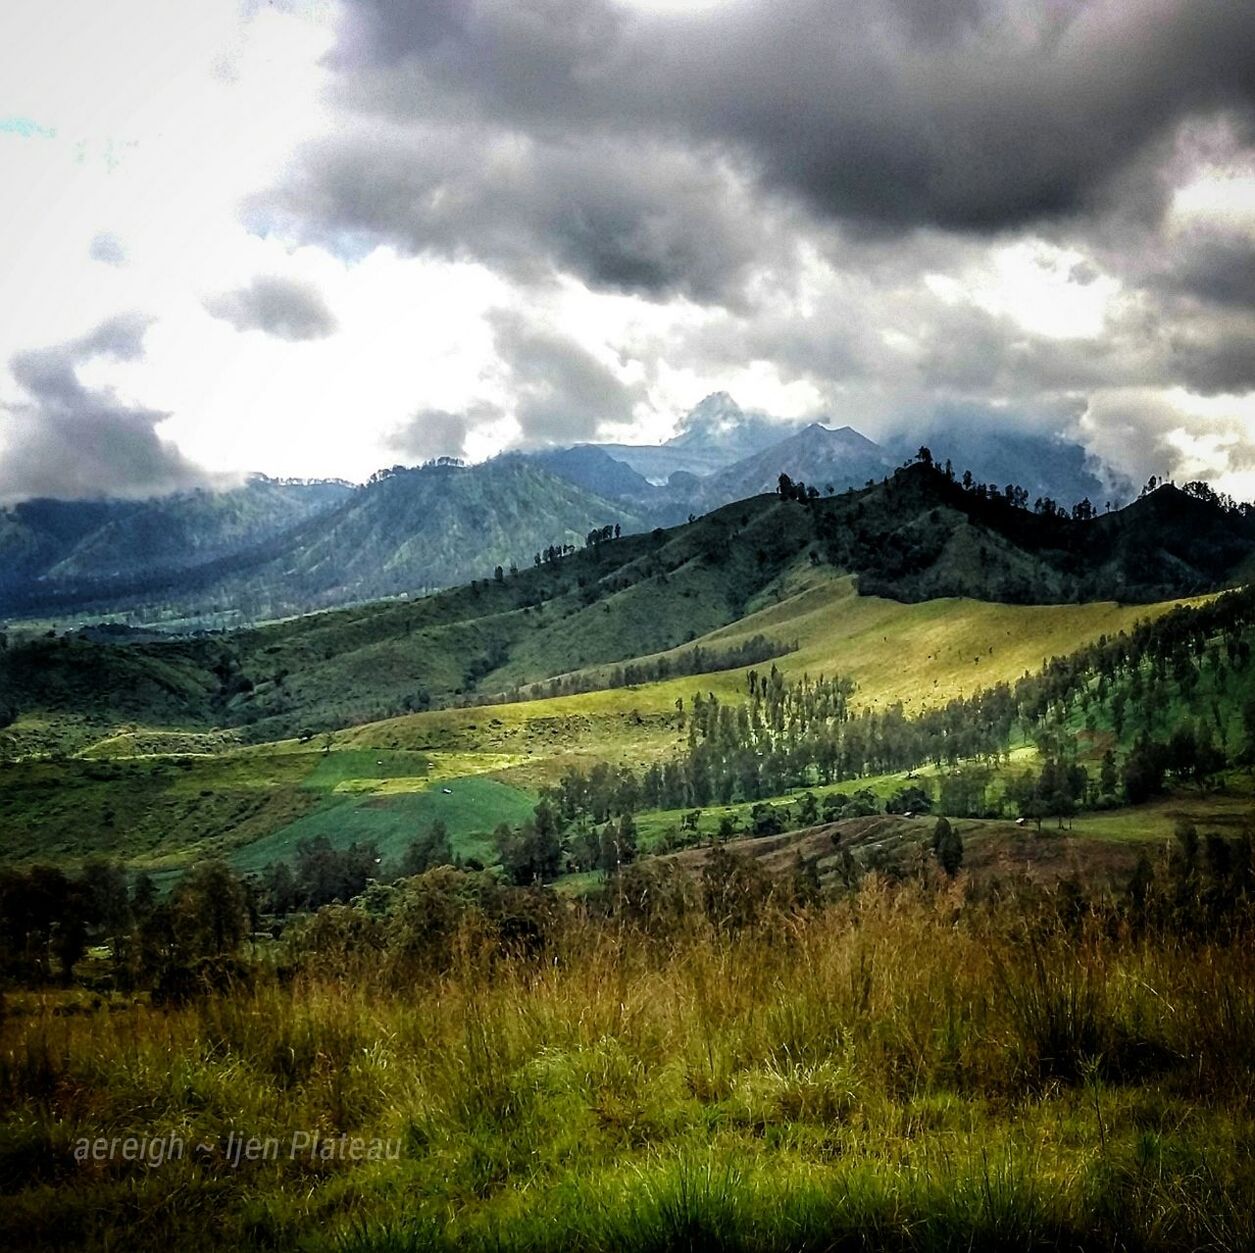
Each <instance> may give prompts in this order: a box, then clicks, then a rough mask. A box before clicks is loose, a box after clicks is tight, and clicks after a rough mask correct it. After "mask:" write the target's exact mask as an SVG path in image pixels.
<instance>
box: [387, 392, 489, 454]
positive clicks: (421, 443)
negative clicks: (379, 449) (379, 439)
mask: <svg viewBox="0 0 1255 1253" xmlns="http://www.w3.org/2000/svg"><path fill="white" fill-rule="evenodd" d="M500 417H501V413H500V411H499V410H497V409H495V408H493V407H492V406H490V405H475V406H472V407H471V408H470V409H469V410H468V411H467V412H466V413H450V412H449V411H448V410H446V409H420V410H419V411H418V412H417V413H415V414H414V415H413V416H412V417H410V418H409V419H408V420H407V421H406V422H404V423H403V424H402V425H401V426H400V427H398V428H397V429H396V430H395V431H393V432H392V434H391V435H390V436H389V437H388V441H387V442H388V446H389V447H390V448H394V449H396V450H397V451H398V452H400V453H404V454H405V455H406V456H409V457H414V458H421V459H426V458H429V457H460V456H462V454H463V453H464V452H465V450H466V439H467V436H468V435H469V434H470V433H471V431H472V430H473V429H474V428H475V427H476V426H478V425H479V424H480V423H482V422H493V421H496V420H498V419H499V418H500Z"/></svg>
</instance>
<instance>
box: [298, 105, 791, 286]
mask: <svg viewBox="0 0 1255 1253" xmlns="http://www.w3.org/2000/svg"><path fill="white" fill-rule="evenodd" d="M279 203H280V205H281V207H282V208H283V209H286V210H287V211H288V212H289V213H291V214H292V215H294V216H295V217H297V218H298V219H300V222H301V224H302V225H304V224H307V223H309V222H311V221H312V223H313V228H312V231H311V232H310V233H312V234H315V235H322V236H324V237H326V236H331V237H333V238H334V236H335V234H336V233H337V232H345V233H347V234H350V235H353V234H361V233H365V234H366V235H368V236H371V237H374V238H376V239H380V240H384V241H388V242H397V243H400V244H401V245H402V246H403V247H405V248H406V250H407V251H412V252H416V253H417V252H430V253H435V254H437V255H441V256H445V257H449V258H454V259H460V258H467V257H469V258H473V259H476V260H482V261H487V262H489V263H491V264H493V265H494V266H496V267H498V268H500V269H502V270H504V271H506V272H508V273H510V274H512V275H513V276H514V277H516V278H518V279H520V280H523V281H535V280H537V279H540V278H543V277H544V276H546V275H547V274H549V273H551V272H552V271H554V270H560V271H566V272H571V273H575V274H579V275H581V276H582V277H584V278H586V279H587V280H588V281H589V282H591V283H592V284H593V285H595V286H599V287H603V288H609V289H614V290H619V291H632V292H643V293H646V294H649V295H651V296H655V297H666V296H669V295H674V294H681V295H686V296H690V297H693V298H694V299H698V300H703V301H717V300H721V299H729V298H731V297H732V294H733V293H734V292H735V289H736V287H737V285H738V284H739V282H740V281H741V280H742V278H743V277H744V275H745V273H746V271H747V270H748V268H749V267H750V266H751V265H752V264H753V263H755V262H761V260H763V259H764V257H765V256H767V255H770V252H771V251H772V250H773V249H774V250H778V251H782V250H784V249H785V248H787V246H788V245H787V244H786V243H784V242H783V241H782V240H781V238H780V232H779V231H778V230H776V229H774V220H771V219H768V218H767V217H766V215H764V214H763V213H762V212H761V210H756V209H755V208H754V207H753V206H751V204H750V203H749V201H748V198H747V195H746V192H745V189H744V188H743V187H742V186H741V185H740V184H739V183H738V182H737V180H736V179H735V177H734V176H733V174H732V172H731V171H730V170H728V169H727V168H726V165H725V163H723V162H721V161H719V160H718V159H715V158H713V157H711V158H709V159H702V157H701V155H700V154H695V153H689V152H684V151H680V150H676V149H673V148H668V147H665V146H660V145H658V144H656V143H650V142H638V143H634V144H629V143H628V142H626V141H625V140H623V139H622V138H618V137H613V136H601V137H596V138H587V139H584V140H581V141H580V142H578V143H571V144H568V143H559V144H553V143H547V142H544V141H539V140H534V139H531V138H528V137H525V136H520V135H515V134H507V133H504V132H501V131H497V130H493V129H491V128H485V127H484V126H482V125H477V124H467V123H450V124H449V125H447V126H436V125H416V126H412V127H399V126H390V127H386V128H382V129H381V128H380V127H377V126H376V127H371V128H369V129H363V130H358V131H353V132H351V133H338V134H337V135H335V136H333V137H332V138H330V139H328V140H325V141H324V142H323V143H322V144H320V145H318V146H317V147H315V148H312V149H310V150H309V151H308V152H307V154H306V160H305V163H304V166H303V169H302V171H301V172H300V173H299V174H298V175H297V177H296V178H295V179H294V180H293V182H292V183H291V184H289V186H288V187H287V188H285V189H284V191H283V192H282V194H281V196H280V198H279ZM298 229H300V227H298Z"/></svg>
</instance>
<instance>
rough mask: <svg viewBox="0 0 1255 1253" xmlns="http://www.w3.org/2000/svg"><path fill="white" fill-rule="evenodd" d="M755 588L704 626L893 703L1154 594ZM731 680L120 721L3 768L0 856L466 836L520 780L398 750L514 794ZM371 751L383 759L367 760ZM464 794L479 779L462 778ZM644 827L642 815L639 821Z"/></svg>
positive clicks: (843, 584) (1038, 651)
mask: <svg viewBox="0 0 1255 1253" xmlns="http://www.w3.org/2000/svg"><path fill="white" fill-rule="evenodd" d="M777 591H778V592H779V595H780V600H779V601H778V602H777V601H775V599H774V597H775V595H776V592H777ZM762 599H765V600H767V601H770V602H771V603H768V604H765V605H761V607H756V606H755V605H750V606H748V608H750V609H751V610H752V612H751V613H750V614H749V616H748V617H746V618H744V619H742V620H741V621H740V622H738V623H736V624H735V625H734V626H731V627H727V628H723V629H719V630H716V631H715V632H713V633H711V634H710V635H709V636H706V637H703V639H704V640H707V639H708V640H710V641H711V642H725V643H726V642H735V641H736V640H737V639H738V638H740V637H743V636H748V635H752V634H755V633H757V632H763V633H766V634H770V635H774V636H776V637H777V638H779V639H780V640H781V641H784V642H791V641H792V640H794V639H796V640H797V641H798V642H799V643H800V645H801V647H800V648H799V650H798V651H797V652H795V653H789V654H786V655H784V656H782V657H781V658H780V660H779V663H778V664H779V665H780V667H781V669H782V670H784V671H785V672H786V673H789V674H800V673H802V672H804V671H809V672H810V673H818V672H820V671H825V672H827V673H832V672H833V671H840V672H842V673H846V674H850V675H852V676H853V677H854V678H855V679H856V681H857V682H858V684H859V692H858V696H857V699H858V700H860V701H865V702H868V703H873V704H875V703H884V702H891V701H894V700H902V701H904V702H908V703H909V705H910V706H911V707H918V706H919V705H920V704H923V703H929V702H931V701H940V700H947V699H949V698H950V697H952V696H955V695H958V694H961V693H965V692H971V691H974V690H976V689H977V688H979V687H982V686H985V685H987V684H990V683H993V682H997V681H999V680H1003V679H1007V680H1009V679H1014V678H1016V677H1018V676H1019V675H1020V674H1021V673H1023V671H1024V670H1026V669H1030V668H1034V667H1036V666H1038V665H1040V663H1041V661H1042V659H1043V658H1044V657H1046V656H1049V655H1052V654H1055V653H1062V652H1066V651H1068V650H1070V649H1071V648H1075V647H1077V646H1079V645H1080V644H1082V643H1084V642H1086V641H1088V640H1091V639H1094V638H1097V636H1098V635H1100V634H1102V633H1103V632H1107V633H1110V632H1112V631H1115V630H1119V629H1121V628H1126V627H1128V626H1130V625H1132V623H1134V622H1135V621H1137V620H1138V619H1139V618H1142V617H1144V616H1148V615H1152V614H1158V613H1161V612H1164V611H1165V609H1166V608H1167V606H1129V607H1118V606H1115V605H1110V604H1099V605H1080V606H1075V605H1061V606H1048V607H1025V606H1014V605H993V604H983V603H980V602H971V601H958V600H949V601H935V602H926V603H923V604H916V605H903V604H898V603H897V602H893V601H886V600H881V599H878V598H867V597H858V596H856V595H854V593H853V589H852V586H851V581H850V580H848V579H844V578H838V577H834V576H832V575H831V574H829V573H827V572H825V571H822V570H819V569H811V568H798V569H795V570H791V571H786V572H785V573H784V574H783V575H782V576H781V577H780V579H779V580H778V581H777V582H776V584H775V585H774V586H773V587H771V588H769V589H768V590H767V591H766V592H765V593H764V596H763V598H762ZM345 616H346V618H347V619H348V621H347V622H346V623H341V624H339V629H340V630H341V631H351V630H354V629H362V628H361V622H360V617H359V616H358V615H354V614H352V613H351V612H350V613H348V614H346V615H345ZM375 625H376V626H377V624H375ZM323 629H327V626H326V624H323ZM989 641H994V643H993V651H992V652H990V651H988V650H989V647H990V645H989ZM744 686H745V677H744V671H743V670H734V671H726V672H722V673H719V674H711V675H701V676H689V677H685V678H680V679H674V680H669V681H667V682H663V683H653V684H646V685H642V686H640V687H636V688H623V689H617V690H613V691H603V692H590V693H585V694H580V695H572V696H565V697H556V698H552V699H546V700H538V701H529V702H522V703H514V704H503V705H495V706H491V707H485V708H472V709H451V710H442V711H437V712H432V713H427V714H416V715H410V716H407V717H402V718H393V719H388V720H385V721H381V722H377V723H371V724H368V725H365V726H361V727H356V728H352V729H350V730H347V731H343V732H340V733H339V734H337V735H336V737H335V745H336V747H335V751H334V752H333V753H332V754H331V756H330V757H329V758H325V759H324V758H322V757H321V755H320V749H319V748H318V746H317V745H316V744H310V745H305V746H302V745H298V744H296V743H295V742H292V741H288V742H284V743H282V744H273V745H264V746H258V747H255V748H251V749H243V750H242V749H233V750H229V752H228V754H227V755H226V756H222V755H218V756H185V757H181V758H178V759H177V760H176V759H173V758H171V759H169V760H165V759H161V758H150V757H146V756H144V755H143V754H144V753H145V752H146V750H150V749H152V748H156V749H158V750H159V751H161V752H164V753H178V752H180V751H181V750H183V749H184V747H185V742H184V741H182V740H180V739H179V738H178V737H174V738H171V737H170V736H169V735H163V736H155V737H154V736H152V735H146V734H145V733H143V732H134V731H132V732H127V733H125V734H121V735H111V736H107V737H105V738H100V739H96V740H94V741H93V742H91V743H90V745H89V746H88V747H87V749H86V751H87V754H88V755H89V756H91V757H94V758H104V759H109V758H114V759H117V760H115V762H114V764H113V765H112V766H110V765H109V763H108V760H105V761H98V762H96V763H95V764H89V763H87V762H62V763H53V762H46V763H39V764H34V763H31V764H26V765H22V766H20V767H19V766H9V767H6V768H4V769H3V773H0V856H3V857H4V858H5V859H9V860H22V861H25V860H29V859H32V858H37V857H51V858H55V859H71V858H75V857H79V856H83V855H86V854H87V853H89V852H105V853H109V854H112V855H118V856H123V857H126V858H129V859H133V860H136V861H139V862H142V863H145V864H149V865H155V866H168V865H172V864H176V863H179V862H183V861H185V860H186V859H187V858H189V857H192V856H195V855H205V854H206V853H209V852H214V851H226V852H230V853H232V854H233V855H236V851H237V850H242V849H244V848H245V847H246V846H250V845H251V846H254V847H257V846H258V845H259V842H260V847H261V848H262V849H266V848H271V847H274V848H284V849H287V848H290V847H294V845H295V841H296V840H297V839H298V838H303V837H304V836H307V835H310V834H316V833H326V834H329V835H331V836H332V837H333V838H335V839H336V840H337V842H343V843H348V842H350V841H351V840H352V839H371V838H374V839H377V840H378V841H380V843H381V845H383V846H386V848H387V850H388V851H389V852H391V851H392V850H393V849H394V848H396V847H397V846H398V845H399V844H403V843H404V842H405V841H406V840H408V839H409V838H412V834H413V833H415V832H416V830H417V829H418V828H419V827H421V826H422V825H423V824H425V823H426V822H428V821H429V820H430V819H432V818H434V817H437V816H440V817H443V818H444V819H445V821H446V822H447V823H448V824H449V826H450V829H451V831H452V832H453V834H454V835H455V837H458V838H463V837H465V838H470V837H472V836H477V835H482V834H485V833H487V832H488V831H490V830H491V829H492V827H493V826H495V825H496V823H497V822H499V821H517V820H518V819H519V817H521V816H522V814H523V813H524V812H525V810H526V806H525V805H523V804H522V803H521V802H519V803H516V797H517V796H518V795H519V794H520V793H517V792H514V791H510V792H508V793H507V792H501V793H497V794H496V795H497V797H498V799H499V800H500V801H501V804H500V808H499V811H494V810H492V809H491V807H490V806H488V805H486V804H485V805H483V806H480V807H479V808H477V809H475V810H474V812H473V813H471V812H466V813H464V812H462V810H461V809H460V808H459V806H458V805H457V804H454V805H453V806H451V807H446V806H444V805H443V802H441V801H436V800H433V796H432V794H431V793H429V791H428V789H429V788H430V787H431V784H432V780H431V779H429V778H427V777H426V771H425V770H420V769H416V768H415V765H414V760H415V759H414V758H413V757H412V756H406V755H405V754H411V755H412V754H414V753H422V754H424V757H423V760H424V761H426V762H428V763H429V765H428V767H427V769H429V770H430V769H431V768H432V767H431V766H430V763H431V762H433V761H434V762H436V763H438V764H437V766H436V772H437V774H438V776H439V778H440V779H441V780H447V779H450V778H461V777H466V776H474V775H481V774H490V775H492V776H493V778H495V779H496V780H497V781H498V782H500V783H502V784H508V785H511V787H512V788H518V789H521V792H522V793H528V792H530V791H532V790H533V789H534V788H535V787H536V786H537V785H538V784H539V783H541V782H543V781H545V780H547V779H551V778H553V777H555V776H556V775H557V774H558V773H560V772H561V770H562V769H563V768H564V767H566V766H567V765H569V764H573V763H576V762H581V761H582V762H585V763H587V762H588V761H589V760H595V759H600V758H604V759H608V760H614V761H622V762H640V761H646V760H651V759H656V758H660V757H665V756H667V755H669V754H670V753H671V752H673V751H674V750H675V749H676V748H678V747H679V746H680V745H681V744H682V742H683V735H682V732H681V731H680V730H679V728H678V723H677V719H676V717H675V710H674V705H675V701H676V700H677V699H678V698H683V699H684V700H685V701H687V700H688V698H689V697H690V696H691V695H692V693H693V692H694V691H697V690H702V691H714V692H717V693H718V694H719V695H720V696H721V697H722V698H726V699H737V698H739V697H740V695H741V694H742V693H743V692H744ZM215 742H216V743H219V744H220V743H221V740H218V741H212V740H210V741H208V742H207V741H206V739H205V738H196V739H193V740H192V741H190V744H191V745H192V746H194V747H196V748H198V749H200V748H207V747H211V746H212V745H213V744H214V743H215ZM354 750H364V751H354ZM381 750H386V752H383V751H381ZM132 758H133V759H134V760H131V759H132ZM377 760H384V761H385V763H386V765H385V767H376V766H375V765H374V764H373V763H374V762H376V761H377ZM329 771H341V772H342V777H339V778H335V779H334V780H333V779H332V776H331V775H330V774H329V773H328V772H329ZM311 778H312V779H314V780H315V782H314V783H313V784H311V782H310V779H311ZM355 780H357V781H360V782H359V783H357V784H354V781H355ZM385 780H386V782H385ZM337 788H339V789H340V790H339V791H337V790H336V789H337ZM476 794H477V795H484V796H488V795H490V794H492V791H491V789H489V788H486V787H484V786H483V785H481V784H479V783H477V784H476ZM436 795H439V796H441V797H443V792H438V793H437V794H436ZM455 795H457V793H456V792H455ZM446 799H447V798H446ZM445 808H449V810H450V812H448V813H445V812H444V809H445ZM110 813H112V817H110ZM660 821H663V822H665V819H662V820H660ZM655 825H657V823H655V822H654V820H653V819H652V818H651V819H649V820H647V829H652V827H653V826H655ZM267 840H269V841H272V843H265V842H264V841H267ZM238 855H239V856H242V857H243V856H244V854H243V853H239V854H238ZM467 855H472V854H471V853H470V852H469V850H468V852H467ZM259 859H263V860H264V854H262V853H256V854H255V853H253V852H251V851H250V853H249V854H248V855H247V862H248V864H249V865H255V864H261V861H260V860H259Z"/></svg>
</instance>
